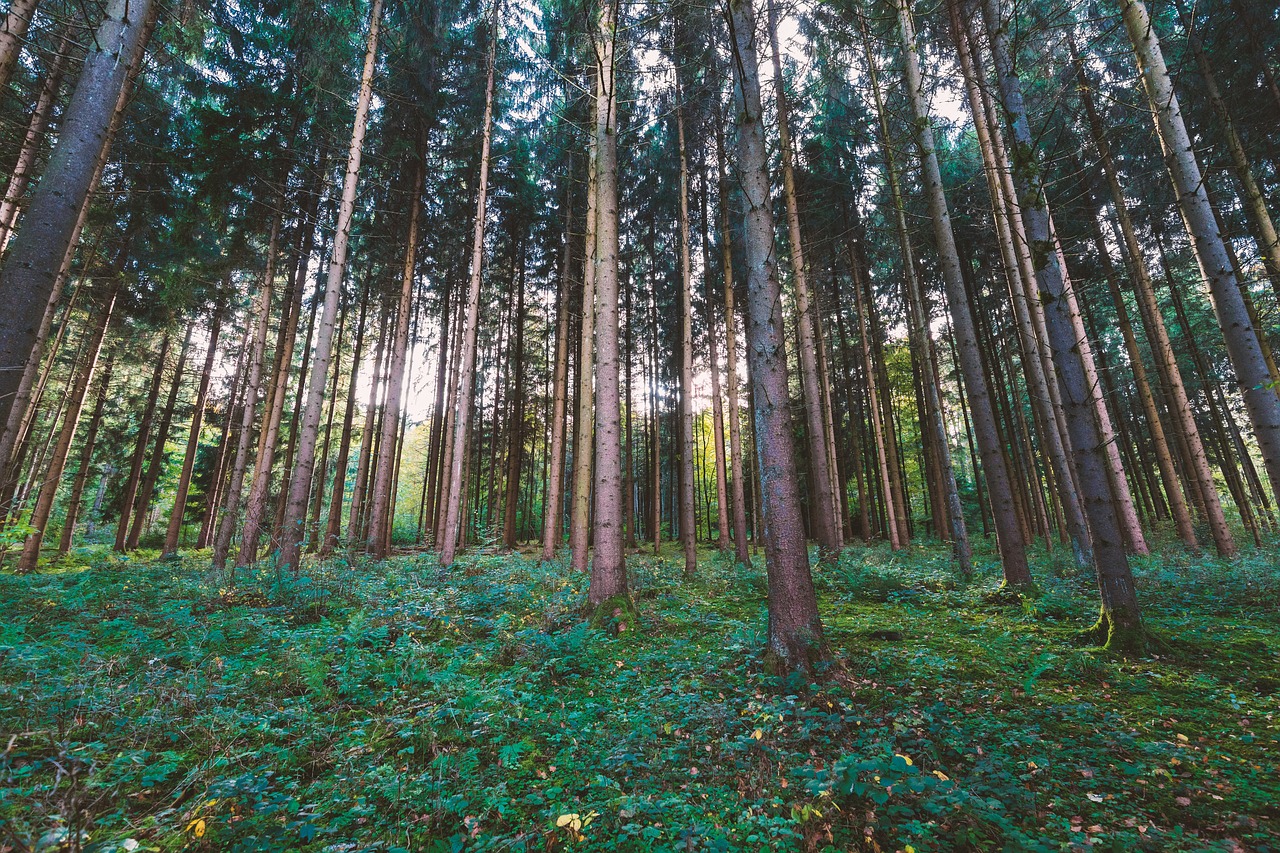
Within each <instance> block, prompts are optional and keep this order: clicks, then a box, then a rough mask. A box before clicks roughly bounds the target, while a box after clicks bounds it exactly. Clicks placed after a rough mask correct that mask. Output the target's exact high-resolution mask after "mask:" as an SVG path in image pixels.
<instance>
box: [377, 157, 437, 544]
mask: <svg viewBox="0 0 1280 853" xmlns="http://www.w3.org/2000/svg"><path fill="white" fill-rule="evenodd" d="M424 148H425V139H424V140H422V141H421V142H420V143H419V150H418V153H417V154H416V155H415V157H414V159H415V161H416V162H415V165H414V177H413V183H412V184H411V185H410V186H411V191H410V196H409V229H408V233H407V235H406V237H405V249H404V269H403V271H402V272H401V275H400V305H399V307H398V309H397V311H396V332H395V336H394V337H393V338H392V341H391V368H390V371H389V373H388V375H387V404H386V406H385V408H384V409H383V415H382V440H381V442H380V443H379V445H378V455H379V459H378V474H377V476H376V477H375V478H374V481H373V500H372V501H371V503H370V508H369V553H371V554H373V556H374V557H376V558H377V559H380V560H381V559H385V558H386V556H387V554H388V553H389V552H390V550H391V529H392V520H393V517H394V514H395V495H394V494H392V488H391V481H392V473H393V468H392V457H393V456H394V450H395V447H396V429H397V427H398V425H399V422H400V397H401V395H402V393H403V389H404V368H405V361H406V360H407V357H408V353H409V319H410V317H409V315H410V314H411V313H412V312H413V284H414V278H415V275H414V274H415V272H416V271H417V262H418V219H419V210H420V209H421V207H422V202H421V198H420V196H421V194H422V188H423V185H424V184H425V182H426V175H427V171H426V159H425V156H424V154H425V151H424Z"/></svg>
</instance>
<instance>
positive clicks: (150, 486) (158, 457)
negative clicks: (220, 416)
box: [125, 325, 191, 551]
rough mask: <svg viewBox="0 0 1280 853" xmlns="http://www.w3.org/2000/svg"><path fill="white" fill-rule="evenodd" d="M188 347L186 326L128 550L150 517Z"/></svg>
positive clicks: (140, 496) (189, 339)
mask: <svg viewBox="0 0 1280 853" xmlns="http://www.w3.org/2000/svg"><path fill="white" fill-rule="evenodd" d="M190 347H191V326H189V325H188V326H187V331H186V334H185V335H184V336H183V338H182V346H181V347H179V348H178V362H177V364H175V365H174V368H173V379H172V380H171V381H170V383H169V396H168V398H166V399H165V403H164V408H163V409H162V410H161V411H160V426H159V428H157V429H156V443H155V447H154V448H153V449H152V451H151V460H150V461H149V462H148V463H147V473H146V476H145V477H143V478H142V486H141V488H139V489H138V499H137V501H136V502H135V506H134V512H133V524H131V525H130V526H129V538H128V539H127V540H126V541H125V548H126V550H129V551H132V550H134V549H135V548H137V547H138V541H139V540H140V539H141V538H142V531H143V528H144V527H145V526H146V521H147V516H148V515H150V514H151V499H152V498H153V497H154V496H155V490H156V482H157V481H158V480H159V478H160V474H161V469H163V468H164V463H165V459H166V454H165V446H166V445H167V444H168V443H169V431H170V429H171V428H172V427H173V410H174V407H175V406H176V405H177V403H178V392H179V391H180V390H181V389H182V374H183V371H184V369H185V367H186V363H187V351H188V350H189V349H190Z"/></svg>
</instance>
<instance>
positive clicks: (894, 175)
mask: <svg viewBox="0 0 1280 853" xmlns="http://www.w3.org/2000/svg"><path fill="white" fill-rule="evenodd" d="M858 24H859V26H860V27H861V28H862V47H863V55H864V58H865V59H866V63H867V71H868V74H869V76H870V80H871V90H872V94H873V96H874V102H875V109H876V115H877V116H878V117H879V130H880V147H881V151H882V154H883V156H884V161H885V173H886V175H887V177H888V179H889V190H890V193H891V195H892V198H893V206H894V226H895V228H896V229H897V232H898V243H899V248H900V250H901V252H902V273H903V278H904V279H905V284H906V297H907V298H906V303H907V321H908V324H909V326H910V329H911V333H912V334H911V337H912V339H913V340H915V341H916V342H917V343H918V344H919V346H921V347H922V348H923V350H922V352H920V353H919V356H920V357H919V363H920V366H921V371H920V372H921V386H922V388H921V390H922V391H923V393H924V402H925V410H926V411H927V413H928V420H929V425H928V430H929V433H928V434H929V435H930V436H931V437H932V444H933V448H934V456H935V460H936V462H937V468H936V471H937V474H938V476H939V477H940V478H941V483H940V484H938V483H935V484H934V486H935V488H938V487H940V488H941V489H942V491H943V492H944V493H945V495H946V501H945V509H946V513H945V514H946V517H947V521H948V524H949V532H950V534H951V542H952V552H953V554H954V556H955V558H956V564H957V565H958V566H959V567H960V572H961V573H962V574H963V575H964V576H965V577H969V576H971V575H972V574H973V562H972V553H971V551H970V548H969V532H968V530H967V529H966V528H965V523H964V509H963V507H962V505H961V503H960V490H959V487H958V486H957V485H956V476H955V471H954V470H953V468H952V466H951V450H950V447H949V445H948V442H947V427H946V423H945V421H944V420H943V417H944V415H943V410H942V398H941V396H940V395H939V393H938V386H937V384H936V383H935V379H936V376H935V374H934V372H933V367H932V365H933V362H934V354H933V338H932V334H931V332H930V330H929V323H928V318H927V317H926V313H925V310H924V306H925V301H924V300H925V297H924V290H923V288H922V287H921V286H920V279H919V278H918V277H917V276H916V269H915V258H914V257H913V254H912V251H911V237H910V233H909V232H908V230H907V219H906V211H905V206H904V204H903V200H902V188H901V186H900V184H899V182H898V168H897V165H896V164H895V163H894V160H893V149H892V146H891V142H890V136H889V121H888V116H887V114H886V111H885V107H884V101H883V99H882V97H881V94H880V81H879V75H878V72H877V70H876V64H875V58H874V57H873V56H872V54H871V40H870V38H869V36H868V33H867V31H866V21H865V19H864V18H863V16H862V15H859V16H858ZM909 61H910V60H908V62H909ZM917 120H918V121H919V120H920V119H919V117H918V118H917ZM930 148H931V146H930ZM929 153H932V150H930V152H929ZM925 156H927V155H925ZM927 176H928V170H927V168H926V177H927ZM939 189H940V188H939ZM937 533H938V535H939V536H940V537H941V536H942V531H941V530H940V529H939V530H938V531H937Z"/></svg>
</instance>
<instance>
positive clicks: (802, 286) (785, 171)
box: [766, 0, 843, 561]
mask: <svg viewBox="0 0 1280 853" xmlns="http://www.w3.org/2000/svg"><path fill="white" fill-rule="evenodd" d="M766 8H767V11H768V15H767V25H768V32H769V46H770V49H771V51H772V54H773V84H774V90H775V95H776V100H777V111H778V138H779V149H780V154H781V160H782V194H783V198H784V199H785V200H786V212H787V236H788V238H789V241H790V247H791V254H790V259H791V278H792V283H793V284H794V285H795V291H796V325H797V326H798V328H799V347H798V349H799V356H800V384H801V387H802V388H803V391H804V405H805V431H806V432H807V434H808V438H809V461H810V469H811V476H812V477H813V491H814V505H813V506H812V507H811V516H812V518H813V521H814V525H813V526H814V533H815V534H816V538H817V540H818V545H819V552H820V554H821V555H822V559H823V560H824V561H834V560H836V559H837V558H838V557H839V555H840V548H841V546H842V545H843V542H842V536H841V533H840V529H839V525H838V524H837V523H836V519H837V518H838V517H839V515H838V514H837V513H836V511H835V506H836V503H835V500H836V498H835V490H834V486H833V484H832V477H831V461H830V458H829V454H828V448H829V447H830V442H829V441H828V438H827V425H826V419H825V418H824V417H823V410H822V399H823V397H822V385H821V383H820V381H819V378H818V376H819V369H818V362H817V353H818V341H817V334H818V333H817V329H816V328H815V323H814V315H813V305H812V304H811V302H812V298H811V295H810V291H809V281H808V273H809V271H808V268H807V266H806V265H805V258H804V245H803V240H802V237H801V233H800V206H799V200H798V199H797V193H796V179H795V169H794V165H793V161H794V153H793V151H792V143H791V128H790V118H789V109H788V104H787V93H786V86H785V83H784V80H783V75H782V59H781V55H780V52H779V48H778V26H777V11H776V9H775V7H774V0H766Z"/></svg>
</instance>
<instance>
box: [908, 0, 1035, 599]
mask: <svg viewBox="0 0 1280 853" xmlns="http://www.w3.org/2000/svg"><path fill="white" fill-rule="evenodd" d="M908 2H909V0H898V23H899V26H900V28H901V30H902V48H903V54H904V57H905V62H904V64H903V70H904V75H903V76H904V83H905V84H906V88H907V97H908V99H909V100H910V101H911V108H912V113H913V115H914V116H915V143H916V146H917V148H918V149H919V151H920V164H921V171H922V178H923V184H924V189H925V194H926V197H927V200H928V205H929V216H930V218H931V219H932V220H933V233H934V242H935V244H936V245H937V248H938V254H939V262H940V264H941V266H942V273H943V281H944V283H945V291H946V295H947V304H948V308H949V309H950V314H951V325H952V329H953V330H954V332H955V339H956V350H957V353H956V354H957V357H958V361H959V367H960V373H961V376H963V378H964V385H965V392H966V393H967V395H968V398H969V407H970V409H971V416H972V418H973V423H974V428H975V431H976V432H977V438H978V447H979V450H980V452H981V454H982V470H983V474H984V475H985V476H986V480H987V493H988V494H989V495H991V501H992V516H993V519H994V522H995V528H996V542H997V544H998V546H999V548H1000V562H1001V566H1002V567H1003V570H1004V583H1005V585H1006V586H1008V587H1010V588H1013V589H1015V590H1019V589H1025V588H1028V587H1030V586H1031V585H1032V583H1033V581H1032V579H1031V571H1030V569H1029V568H1028V566H1027V554H1026V542H1025V540H1024V538H1023V532H1022V529H1021V527H1020V526H1019V524H1018V518H1017V513H1016V511H1015V510H1014V505H1013V494H1012V492H1013V486H1012V483H1011V481H1010V479H1009V472H1008V467H1007V465H1006V461H1005V456H1004V448H1003V446H1002V445H1001V442H1000V440H999V437H998V434H997V431H996V421H995V410H994V409H993V407H992V405H991V392H990V389H989V388H988V386H987V383H986V377H985V376H984V374H983V370H982V355H981V352H980V351H979V349H978V339H977V333H976V330H975V326H974V319H973V314H972V312H971V311H970V306H969V301H968V299H967V295H966V293H965V281H964V274H963V272H962V270H961V267H960V254H959V252H958V251H957V249H956V242H955V235H954V234H953V232H952V230H951V215H950V213H949V211H948V210H947V198H946V194H945V192H944V190H943V186H942V170H941V169H940V167H939V165H938V154H937V150H936V148H935V147H934V141H933V128H932V125H931V123H930V117H929V113H928V108H927V107H926V105H925V94H924V82H923V80H922V78H921V75H920V57H919V52H918V48H917V47H916V37H915V28H914V25H913V23H912V20H911V9H910V6H909V5H908Z"/></svg>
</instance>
